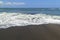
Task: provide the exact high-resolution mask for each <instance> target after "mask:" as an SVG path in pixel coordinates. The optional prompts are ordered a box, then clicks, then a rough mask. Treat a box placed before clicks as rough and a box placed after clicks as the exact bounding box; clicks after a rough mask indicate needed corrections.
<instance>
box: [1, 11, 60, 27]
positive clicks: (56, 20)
mask: <svg viewBox="0 0 60 40" xmlns="http://www.w3.org/2000/svg"><path fill="white" fill-rule="evenodd" d="M49 23H52V24H60V16H56V15H47V14H42V13H38V14H34V15H32V14H24V13H7V12H2V13H0V28H9V27H11V26H27V25H41V24H49Z"/></svg>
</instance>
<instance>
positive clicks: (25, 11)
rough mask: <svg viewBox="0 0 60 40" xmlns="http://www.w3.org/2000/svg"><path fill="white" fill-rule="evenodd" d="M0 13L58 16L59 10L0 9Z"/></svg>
mask: <svg viewBox="0 0 60 40" xmlns="http://www.w3.org/2000/svg"><path fill="white" fill-rule="evenodd" d="M0 12H9V13H26V14H38V13H42V14H50V15H60V8H0Z"/></svg>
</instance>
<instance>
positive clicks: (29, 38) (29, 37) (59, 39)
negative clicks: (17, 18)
mask: <svg viewBox="0 0 60 40" xmlns="http://www.w3.org/2000/svg"><path fill="white" fill-rule="evenodd" d="M0 40H60V25H59V24H42V25H28V26H23V27H21V26H18V27H17V26H15V27H10V28H6V29H0Z"/></svg>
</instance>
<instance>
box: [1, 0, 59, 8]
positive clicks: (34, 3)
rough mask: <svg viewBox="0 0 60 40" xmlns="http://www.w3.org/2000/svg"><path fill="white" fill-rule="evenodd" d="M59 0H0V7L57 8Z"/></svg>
mask: <svg viewBox="0 0 60 40" xmlns="http://www.w3.org/2000/svg"><path fill="white" fill-rule="evenodd" d="M58 7H60V0H0V8H58Z"/></svg>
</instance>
